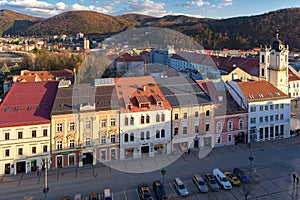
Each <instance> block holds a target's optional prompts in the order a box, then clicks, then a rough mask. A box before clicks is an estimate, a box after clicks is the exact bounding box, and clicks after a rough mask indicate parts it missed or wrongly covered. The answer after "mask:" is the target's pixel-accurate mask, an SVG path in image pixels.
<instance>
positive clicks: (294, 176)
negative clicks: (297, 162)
mask: <svg viewBox="0 0 300 200" xmlns="http://www.w3.org/2000/svg"><path fill="white" fill-rule="evenodd" d="M293 181H294V183H296V174H293Z"/></svg>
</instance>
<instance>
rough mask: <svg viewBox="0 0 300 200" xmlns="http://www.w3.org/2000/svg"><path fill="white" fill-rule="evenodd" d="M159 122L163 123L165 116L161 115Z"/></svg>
mask: <svg viewBox="0 0 300 200" xmlns="http://www.w3.org/2000/svg"><path fill="white" fill-rule="evenodd" d="M161 121H162V122H164V121H165V114H161Z"/></svg>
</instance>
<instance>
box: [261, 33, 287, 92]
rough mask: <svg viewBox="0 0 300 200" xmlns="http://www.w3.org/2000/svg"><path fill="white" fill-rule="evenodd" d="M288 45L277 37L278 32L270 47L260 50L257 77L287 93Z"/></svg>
mask: <svg viewBox="0 0 300 200" xmlns="http://www.w3.org/2000/svg"><path fill="white" fill-rule="evenodd" d="M288 56H289V50H288V45H287V46H285V45H284V44H283V43H282V41H281V40H280V39H279V33H276V38H275V40H274V41H273V44H272V46H271V47H270V48H268V47H265V48H261V50H260V61H259V78H260V79H261V80H266V81H268V82H270V83H271V84H272V85H274V86H275V87H277V88H278V89H279V90H281V91H282V92H284V93H285V94H288Z"/></svg>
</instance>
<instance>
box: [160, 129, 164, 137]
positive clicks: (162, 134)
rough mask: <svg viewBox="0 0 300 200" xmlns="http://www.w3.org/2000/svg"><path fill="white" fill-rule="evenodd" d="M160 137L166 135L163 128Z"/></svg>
mask: <svg viewBox="0 0 300 200" xmlns="http://www.w3.org/2000/svg"><path fill="white" fill-rule="evenodd" d="M160 137H161V138H164V137H165V129H161V131H160Z"/></svg>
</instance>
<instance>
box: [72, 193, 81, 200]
mask: <svg viewBox="0 0 300 200" xmlns="http://www.w3.org/2000/svg"><path fill="white" fill-rule="evenodd" d="M74 200H82V197H81V194H75V196H74Z"/></svg>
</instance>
